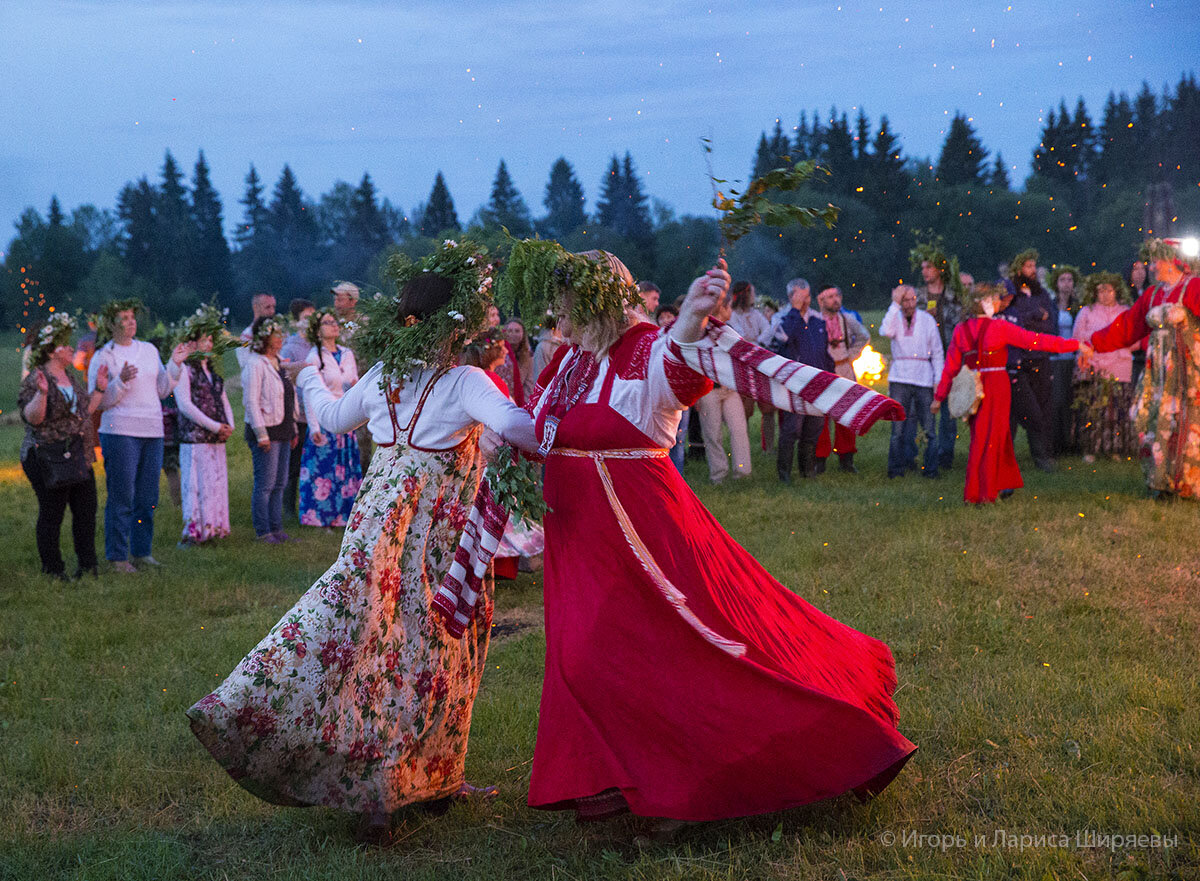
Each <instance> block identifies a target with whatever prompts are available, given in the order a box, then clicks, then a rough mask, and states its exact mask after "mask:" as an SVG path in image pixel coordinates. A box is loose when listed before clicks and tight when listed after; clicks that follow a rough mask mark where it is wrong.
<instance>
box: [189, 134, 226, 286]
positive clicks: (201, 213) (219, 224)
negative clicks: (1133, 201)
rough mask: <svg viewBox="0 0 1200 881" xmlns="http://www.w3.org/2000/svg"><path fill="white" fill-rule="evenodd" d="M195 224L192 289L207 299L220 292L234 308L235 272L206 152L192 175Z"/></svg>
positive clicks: (218, 197) (219, 200)
mask: <svg viewBox="0 0 1200 881" xmlns="http://www.w3.org/2000/svg"><path fill="white" fill-rule="evenodd" d="M192 223H193V224H194V225H195V228H196V261H195V271H194V273H193V276H192V285H191V286H192V287H194V288H195V289H196V290H197V291H199V292H200V293H201V294H202V295H204V296H208V295H211V294H213V293H216V294H217V295H218V299H219V300H220V301H221V302H222V303H223V304H224V305H232V297H233V269H232V264H231V262H230V258H229V242H228V241H226V240H225V221H224V218H223V217H222V213H221V197H220V196H219V195H218V194H217V191H216V189H215V188H214V187H213V185H212V180H211V178H210V175H209V168H208V163H207V162H206V161H205V159H204V151H203V150H201V151H200V155H199V157H198V158H197V159H196V166H195V169H194V171H193V174H192Z"/></svg>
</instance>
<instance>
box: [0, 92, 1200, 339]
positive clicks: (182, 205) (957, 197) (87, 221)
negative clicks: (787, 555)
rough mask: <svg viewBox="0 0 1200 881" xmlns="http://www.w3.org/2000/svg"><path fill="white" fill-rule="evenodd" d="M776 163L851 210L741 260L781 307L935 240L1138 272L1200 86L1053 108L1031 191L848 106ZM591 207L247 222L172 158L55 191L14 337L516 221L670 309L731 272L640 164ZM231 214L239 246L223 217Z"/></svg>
mask: <svg viewBox="0 0 1200 881" xmlns="http://www.w3.org/2000/svg"><path fill="white" fill-rule="evenodd" d="M782 156H789V157H792V158H793V159H815V160H817V161H818V162H820V163H821V164H822V165H824V166H825V167H826V168H827V169H829V171H830V172H831V174H830V175H829V176H827V177H825V176H822V180H821V181H819V182H818V183H816V184H814V185H813V186H812V187H811V188H809V189H807V190H806V191H803V192H800V193H797V194H796V195H795V198H796V199H797V200H799V201H801V202H804V203H806V204H817V205H823V204H825V203H826V202H831V203H833V204H835V205H837V206H839V207H840V208H841V217H840V219H839V221H838V224H837V226H836V227H835V228H834V229H832V230H826V229H823V228H822V229H801V228H799V227H789V228H785V229H782V230H779V229H772V228H766V227H763V228H759V229H757V230H756V231H755V232H753V233H752V234H750V235H748V236H746V237H745V238H743V239H741V240H739V241H738V242H737V243H736V245H735V246H734V247H733V248H732V249H730V252H729V262H730V267H731V270H732V273H733V275H734V277H735V279H742V278H744V279H749V280H750V281H753V282H754V283H755V285H756V286H757V288H758V290H759V293H760V294H761V295H767V296H772V297H775V298H777V299H778V298H781V296H782V294H783V287H784V284H785V283H786V282H787V280H788V279H790V278H792V277H795V276H798V275H801V276H805V277H807V278H809V280H810V281H812V282H813V283H814V284H822V285H824V284H838V285H840V286H841V287H842V288H843V290H844V291H845V293H846V302H847V304H848V305H850V306H852V307H857V308H872V307H882V306H883V305H884V304H886V303H887V301H888V291H889V290H890V288H891V286H892V285H894V284H895V283H896V281H897V280H898V279H901V278H905V279H908V278H911V277H912V273H911V270H910V268H909V265H908V251H909V249H910V247H911V246H912V244H913V231H914V230H932V231H934V232H936V233H938V234H940V235H942V236H943V237H944V238H945V240H946V244H947V246H948V250H949V251H950V252H951V253H955V254H957V255H958V256H959V258H960V260H961V262H962V266H963V268H964V269H966V270H967V271H969V272H971V273H972V274H974V275H975V276H976V277H977V278H980V279H983V278H992V277H995V275H996V273H997V264H998V263H1000V262H1002V261H1003V262H1007V261H1008V260H1009V259H1010V258H1011V257H1012V256H1013V255H1014V254H1016V253H1018V252H1019V251H1021V250H1022V249H1024V248H1026V247H1030V246H1032V247H1036V248H1038V249H1039V250H1040V252H1041V255H1042V260H1043V262H1044V263H1047V264H1053V263H1070V264H1074V265H1076V266H1079V267H1082V268H1083V269H1084V270H1085V271H1088V270H1091V269H1092V268H1105V269H1111V270H1115V271H1124V269H1125V268H1126V267H1127V265H1128V263H1129V262H1130V261H1131V260H1132V259H1133V256H1134V254H1135V251H1136V247H1137V245H1138V243H1139V242H1140V241H1141V240H1142V239H1143V237H1144V236H1146V235H1148V234H1150V233H1151V232H1152V231H1153V233H1154V234H1158V235H1161V234H1165V233H1167V232H1170V231H1171V229H1172V226H1173V225H1176V226H1178V227H1179V228H1181V229H1182V228H1183V226H1184V224H1192V225H1194V224H1197V223H1200V89H1198V88H1197V83H1196V79H1195V75H1194V74H1191V73H1188V74H1185V75H1183V76H1182V77H1181V79H1180V81H1179V83H1178V85H1176V86H1175V87H1174V88H1171V87H1164V89H1163V92H1162V94H1161V95H1159V94H1156V93H1155V92H1153V91H1152V90H1151V89H1150V87H1149V85H1143V87H1142V90H1141V92H1140V93H1139V94H1138V95H1137V96H1135V97H1134V98H1132V99H1131V98H1129V97H1128V96H1127V95H1125V94H1121V95H1115V94H1112V93H1110V94H1109V96H1108V100H1107V101H1106V103H1105V106H1104V109H1103V112H1102V114H1101V118H1100V121H1099V123H1098V124H1097V123H1096V122H1095V121H1094V120H1093V118H1092V116H1091V113H1090V112H1089V111H1088V108H1087V107H1086V106H1085V104H1084V101H1083V99H1082V98H1080V99H1079V100H1078V101H1077V102H1076V104H1075V106H1074V108H1069V107H1068V106H1067V104H1066V102H1063V103H1061V104H1060V105H1059V107H1058V108H1057V109H1056V110H1053V111H1051V112H1050V113H1048V114H1047V115H1046V118H1045V120H1044V127H1043V129H1042V133H1041V140H1040V142H1039V143H1038V144H1037V146H1036V147H1035V148H1034V149H1033V151H1032V156H1031V158H1030V166H1029V169H1030V170H1029V174H1028V176H1027V177H1026V179H1025V180H1024V181H1023V182H1022V185H1021V188H1020V189H1014V186H1013V182H1012V181H1011V180H1010V178H1009V174H1008V167H1009V166H1008V165H1006V162H1005V160H1004V158H1003V157H1002V156H1000V155H995V156H993V155H991V154H990V153H989V151H988V150H987V149H986V147H985V146H984V145H983V143H982V142H981V141H980V139H979V137H978V136H977V134H976V132H975V129H974V126H973V125H972V119H971V118H970V117H969V116H964V115H961V114H958V115H956V116H955V117H954V119H953V121H952V122H951V124H950V128H949V130H948V132H947V135H946V139H945V142H944V143H943V144H942V148H941V151H940V154H939V155H938V157H937V159H936V161H935V160H933V159H931V158H919V157H912V156H906V155H904V153H903V152H902V150H901V149H900V147H899V135H898V133H897V132H895V131H893V130H892V128H891V125H890V123H889V122H888V118H887V116H886V115H884V116H881V117H880V118H879V119H878V120H877V121H874V122H873V121H872V120H871V118H870V117H869V116H868V115H867V113H866V111H865V110H859V112H858V115H857V116H856V117H855V118H854V120H853V121H851V120H850V119H849V118H848V117H847V114H846V113H844V112H841V113H840V112H838V110H837V108H831V109H830V110H829V112H828V113H821V112H815V111H814V112H803V113H801V114H800V116H799V119H798V121H797V122H796V124H795V125H789V124H787V123H785V122H783V121H782V120H777V121H775V123H774V126H773V128H771V129H770V130H765V131H764V132H763V134H762V137H761V138H760V140H759V142H758V147H757V150H756V151H755V154H754V156H753V157H752V159H751V162H750V163H749V167H748V168H747V172H749V173H750V175H751V176H757V175H758V174H759V173H761V172H762V171H765V170H768V169H770V168H773V167H775V166H777V165H778V164H779V163H780V157H782ZM586 201H587V199H586V193H585V191H584V188H583V185H582V184H581V183H580V181H579V179H578V178H577V176H576V174H575V171H574V169H573V167H572V166H571V163H570V162H568V161H567V160H566V159H565V158H560V159H558V160H557V161H556V162H555V163H554V165H553V166H552V168H551V169H550V173H549V178H548V180H547V183H546V186H545V190H544V193H543V197H542V199H541V206H542V209H543V213H540V214H538V215H536V216H535V213H534V211H532V210H531V209H530V206H529V203H528V202H527V201H526V199H525V198H524V197H523V196H522V195H521V193H520V192H518V190H517V188H516V186H515V185H514V184H513V181H512V178H511V176H510V175H509V173H508V169H507V167H506V166H505V163H504V161H503V160H501V162H500V165H499V167H498V168H497V170H496V175H495V178H494V180H493V183H492V190H491V196H490V198H489V200H488V202H487V203H486V204H485V205H484V206H482V207H481V208H480V209H479V210H478V211H476V212H475V214H474V215H472V216H471V217H470V218H468V219H466V220H465V222H464V220H463V219H462V218H460V216H459V214H458V211H457V209H456V207H455V204H454V199H453V197H452V196H451V193H450V189H449V186H448V185H447V182H446V180H445V179H444V177H443V175H442V174H441V173H440V172H439V173H438V174H437V177H436V179H435V180H434V182H433V186H432V189H431V191H430V193H429V196H428V198H427V199H426V201H425V202H423V203H420V204H418V205H414V206H413V207H412V209H411V210H409V211H407V212H405V211H403V210H402V209H401V208H400V207H399V206H397V205H395V204H393V203H392V202H391V201H390V200H389V199H388V198H386V197H382V196H381V195H380V194H379V193H378V192H377V191H376V188H375V185H374V182H373V181H372V179H371V176H370V174H369V173H366V174H364V175H363V177H362V180H360V181H359V182H358V184H357V185H354V184H350V183H346V182H343V181H338V182H337V183H335V184H334V185H333V187H332V189H330V190H329V191H328V192H326V193H324V194H322V195H320V196H319V197H317V198H316V199H313V198H312V197H310V196H308V195H307V194H306V193H305V192H304V190H303V189H302V188H301V185H300V182H299V181H298V180H297V179H296V176H295V174H294V173H293V172H292V170H291V168H290V167H288V166H287V165H285V166H284V167H283V170H282V172H281V173H280V175H279V177H278V179H277V180H276V181H275V183H274V185H273V186H272V187H271V188H270V191H269V192H268V189H267V184H265V183H264V182H263V180H262V178H261V177H260V176H259V173H258V171H257V170H256V169H255V167H254V166H251V167H250V169H249V172H248V173H247V175H246V178H245V188H244V191H243V192H242V194H241V197H240V198H239V199H238V203H237V204H238V206H239V207H237V208H233V207H230V208H227V207H226V204H225V203H224V202H223V201H222V198H221V196H220V194H219V193H218V192H217V191H216V189H215V188H214V187H213V185H212V182H211V180H210V175H209V167H208V163H207V161H206V159H205V156H204V153H203V152H201V153H200V155H199V156H198V158H197V159H196V162H195V164H194V165H193V167H192V172H191V175H190V177H188V176H187V174H186V173H185V169H184V168H182V167H181V166H180V164H179V163H178V162H177V160H176V159H175V157H174V156H172V155H171V153H170V152H169V151H168V152H167V154H166V156H165V159H164V161H163V165H162V167H161V169H159V171H158V173H157V178H156V180H154V181H152V180H151V179H150V178H149V177H146V176H143V177H140V178H138V179H137V180H135V181H131V182H129V183H127V184H125V186H124V187H122V188H121V191H120V192H119V193H118V195H117V199H116V205H115V207H113V208H99V207H97V206H95V205H90V204H89V205H80V206H78V207H77V208H74V209H72V210H71V211H69V212H68V211H66V210H64V209H63V207H62V206H61V205H60V204H59V201H58V199H57V197H52V198H51V199H50V202H49V207H48V210H47V211H46V213H45V214H42V213H41V212H40V211H39V210H37V209H35V208H32V207H31V208H28V209H27V210H26V211H25V212H24V213H23V214H22V215H21V217H20V219H19V220H18V221H17V222H16V224H15V226H16V236H15V237H14V238H13V239H12V240H11V242H10V243H9V244H8V247H7V248H6V254H5V259H4V264H3V266H4V271H3V273H2V274H0V286H2V296H0V324H2V326H4V327H15V328H24V327H26V326H28V325H30V324H33V323H36V322H37V321H38V320H39V319H40V318H42V317H44V316H45V314H46V312H47V310H48V309H49V308H50V307H51V306H53V307H55V308H56V309H67V310H71V311H74V310H75V309H82V310H84V311H94V310H96V309H98V308H99V307H100V305H101V304H103V303H104V302H105V301H107V300H109V299H113V298H116V297H120V296H139V297H141V298H142V300H143V301H144V302H145V303H146V304H147V305H148V306H149V307H150V309H151V310H152V311H153V312H154V313H155V315H156V316H158V317H160V318H163V319H165V320H173V319H175V318H177V317H178V316H180V315H182V314H183V313H184V312H187V311H190V310H191V309H194V308H195V306H196V304H197V302H199V301H201V300H208V299H211V298H213V297H216V299H217V300H218V301H219V302H220V303H222V304H224V305H226V306H229V307H230V309H231V312H232V314H233V315H234V317H235V318H236V319H238V320H240V319H243V318H245V317H246V316H247V315H248V314H249V306H248V302H247V301H248V295H249V294H250V293H251V292H254V291H260V290H263V291H270V292H271V293H273V294H275V296H276V297H277V298H278V300H279V301H280V305H281V307H282V306H285V305H286V303H287V301H288V300H289V299H290V298H292V297H309V298H312V297H314V296H315V297H318V298H322V299H323V298H325V297H327V291H328V288H329V286H330V283H331V282H332V281H333V280H334V279H350V280H353V281H357V282H359V283H361V284H363V285H364V286H365V287H366V288H367V289H368V291H370V290H371V289H373V288H379V287H382V284H383V282H382V280H381V278H380V267H381V266H382V263H383V259H384V258H385V256H386V255H387V254H388V253H389V252H391V251H392V250H394V249H400V250H403V251H404V252H406V253H409V254H412V255H414V256H419V255H422V254H426V253H429V252H430V251H431V250H432V248H433V247H434V245H435V243H436V242H438V241H440V240H441V239H443V238H446V237H450V236H459V235H466V236H471V237H473V238H475V239H477V240H480V241H482V242H483V243H485V244H487V245H489V247H491V248H492V250H493V252H495V251H497V250H499V251H502V250H503V247H504V242H505V237H504V235H503V233H502V227H503V228H507V229H508V230H509V232H511V233H512V234H513V235H514V236H517V237H523V236H529V235H533V234H537V235H540V236H542V237H552V238H556V239H558V240H559V241H561V242H562V243H563V244H564V245H566V246H567V247H569V248H572V249H575V250H583V249H585V248H605V249H608V250H611V251H613V252H614V253H616V254H618V255H620V256H621V257H622V258H623V259H625V261H626V262H627V263H628V264H629V266H630V268H631V269H632V270H633V272H634V274H635V275H636V276H637V277H638V278H642V279H652V280H654V281H656V282H657V283H658V284H659V285H660V286H661V287H662V289H663V290H664V291H665V292H666V293H667V296H668V297H673V296H676V295H678V294H680V293H682V292H683V291H684V289H685V286H686V284H687V282H688V281H689V280H690V279H691V278H693V277H694V276H695V275H696V274H697V273H698V272H699V271H700V270H702V269H703V268H705V267H707V266H709V265H711V263H712V261H713V260H714V259H715V258H716V254H717V250H718V247H719V245H720V241H719V234H718V231H717V224H716V221H715V218H714V217H713V216H706V217H695V216H682V217H681V216H677V215H676V214H675V212H674V211H673V210H672V209H671V208H670V207H669V206H668V205H666V204H665V203H663V202H661V201H659V200H657V199H652V198H651V197H650V195H649V194H648V193H647V192H646V190H645V189H644V186H643V183H642V180H641V178H640V177H639V175H638V172H637V168H636V166H635V164H634V160H633V157H632V156H631V155H630V154H629V153H625V155H624V156H623V157H622V156H617V155H614V156H613V157H612V160H611V162H610V164H609V167H608V170H607V173H606V174H605V176H604V178H603V180H601V181H600V182H599V188H598V196H597V197H596V198H595V201H594V203H593V204H594V210H593V211H592V212H591V213H589V212H588V211H587V210H586ZM234 212H236V214H237V216H238V217H239V218H240V219H239V221H238V223H237V226H236V228H235V231H234V233H233V236H232V239H230V238H227V236H226V220H225V218H226V215H227V213H234ZM1181 219H1182V220H1181Z"/></svg>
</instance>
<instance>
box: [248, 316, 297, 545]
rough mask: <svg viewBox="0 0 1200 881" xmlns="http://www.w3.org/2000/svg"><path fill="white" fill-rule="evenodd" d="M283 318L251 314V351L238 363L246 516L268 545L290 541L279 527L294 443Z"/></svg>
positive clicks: (293, 423)
mask: <svg viewBox="0 0 1200 881" xmlns="http://www.w3.org/2000/svg"><path fill="white" fill-rule="evenodd" d="M283 334H284V327H283V320H282V319H280V318H276V317H275V316H273V315H272V316H262V317H260V318H256V319H254V324H252V325H251V326H250V345H249V348H250V352H249V354H248V355H247V356H246V359H245V362H244V363H243V365H242V406H243V407H244V408H245V411H246V444H247V445H248V446H249V447H250V458H251V460H252V462H253V464H254V490H253V492H252V494H251V497H250V516H251V520H252V521H253V523H254V534H255V535H256V536H258V538H259V540H260V541H263V542H266V543H267V544H279V543H280V542H285V541H287V540H288V538H289V536H288V534H287V533H286V532H284V531H283V489H284V487H285V486H287V471H288V454H289V452H290V451H291V448H292V447H293V446H294V445H295V443H296V424H295V420H294V419H293V412H294V407H295V392H294V391H293V389H292V384H291V382H290V381H289V380H288V378H287V376H286V375H285V374H284V373H283V371H282V370H281V369H280V366H279V350H280V349H281V348H283Z"/></svg>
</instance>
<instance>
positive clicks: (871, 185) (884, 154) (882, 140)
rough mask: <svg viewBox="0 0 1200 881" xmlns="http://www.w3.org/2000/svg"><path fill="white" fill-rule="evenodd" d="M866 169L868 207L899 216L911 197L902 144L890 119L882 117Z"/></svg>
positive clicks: (865, 188)
mask: <svg viewBox="0 0 1200 881" xmlns="http://www.w3.org/2000/svg"><path fill="white" fill-rule="evenodd" d="M866 169H867V171H866V175H865V177H866V183H865V184H864V185H863V187H864V193H863V195H864V199H865V201H866V202H867V204H869V205H872V206H873V207H875V208H876V209H877V210H878V211H880V213H882V214H883V215H885V216H888V217H892V216H895V215H897V214H899V212H900V211H901V210H902V209H903V207H904V201H905V196H906V195H907V194H908V173H907V172H906V171H905V170H904V159H903V158H901V155H900V141H899V139H898V138H897V137H896V135H895V134H894V133H893V132H892V128H891V123H889V122H888V118H887V116H881V117H879V130H878V131H876V132H875V138H874V140H873V141H872V142H871V152H870V154H869V155H868V156H867V159H866Z"/></svg>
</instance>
